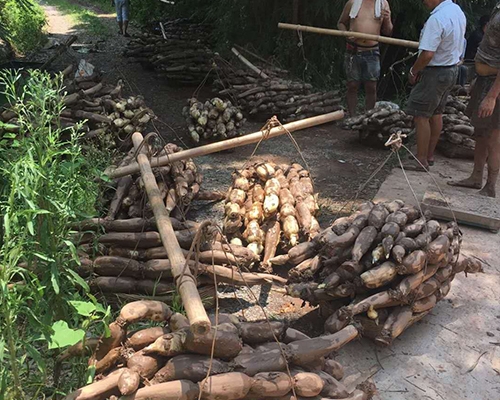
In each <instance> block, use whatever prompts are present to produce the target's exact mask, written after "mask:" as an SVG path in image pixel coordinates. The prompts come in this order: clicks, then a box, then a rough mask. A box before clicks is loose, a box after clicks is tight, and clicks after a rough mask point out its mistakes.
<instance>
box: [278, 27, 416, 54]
mask: <svg viewBox="0 0 500 400" xmlns="http://www.w3.org/2000/svg"><path fill="white" fill-rule="evenodd" d="M278 28H281V29H290V30H293V31H302V32H312V33H319V34H321V35H331V36H344V37H353V38H357V39H365V40H373V41H376V42H380V43H386V44H392V45H395V46H403V47H410V48H414V49H418V45H419V43H418V42H413V41H411V40H403V39H394V38H391V37H387V36H380V35H369V34H368V33H360V32H351V31H338V30H336V29H325V28H316V27H314V26H305V25H294V24H285V23H283V22H280V23H279V24H278Z"/></svg>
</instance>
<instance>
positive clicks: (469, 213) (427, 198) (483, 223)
mask: <svg viewBox="0 0 500 400" xmlns="http://www.w3.org/2000/svg"><path fill="white" fill-rule="evenodd" d="M446 200H447V201H448V203H449V204H450V208H451V209H452V210H453V212H454V213H455V218H456V219H457V221H458V222H459V223H462V224H464V225H471V226H475V227H478V228H483V229H489V230H491V231H494V232H498V230H500V205H499V202H498V200H496V199H493V198H490V197H485V196H480V195H478V194H473V193H464V192H462V191H453V193H451V194H450V193H449V194H447V195H446ZM422 207H423V208H424V209H427V210H429V211H431V212H432V215H433V217H435V218H438V219H444V220H447V221H452V220H453V214H452V212H451V210H450V208H449V207H448V206H447V204H446V201H445V200H444V199H443V196H441V194H440V193H439V192H438V191H435V190H433V189H428V190H427V191H426V192H425V194H424V198H423V201H422Z"/></svg>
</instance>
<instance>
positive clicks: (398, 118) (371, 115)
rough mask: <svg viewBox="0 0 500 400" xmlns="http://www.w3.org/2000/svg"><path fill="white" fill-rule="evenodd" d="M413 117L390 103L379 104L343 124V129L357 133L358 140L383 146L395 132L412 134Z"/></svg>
mask: <svg viewBox="0 0 500 400" xmlns="http://www.w3.org/2000/svg"><path fill="white" fill-rule="evenodd" d="M412 123H413V117H412V116H411V115H407V114H406V113H405V112H404V111H402V110H400V109H398V108H396V107H394V105H393V104H392V103H387V102H380V103H377V106H376V107H375V108H374V109H372V110H369V111H367V112H366V113H364V114H362V115H359V116H357V117H353V118H348V119H346V120H345V121H344V122H343V126H344V128H345V129H351V130H354V131H357V132H358V134H359V138H360V140H362V141H363V142H365V143H366V142H367V141H369V143H376V144H382V145H383V144H384V143H385V142H387V140H388V139H389V137H390V136H391V135H392V134H394V133H397V132H401V133H402V134H405V135H409V134H411V133H412Z"/></svg>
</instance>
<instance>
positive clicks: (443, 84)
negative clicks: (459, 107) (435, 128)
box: [405, 65, 458, 118]
mask: <svg viewBox="0 0 500 400" xmlns="http://www.w3.org/2000/svg"><path fill="white" fill-rule="evenodd" d="M457 78H458V66H456V65H454V66H451V67H427V68H425V69H424V70H423V71H422V72H421V73H420V80H419V81H418V82H417V84H416V85H415V87H414V88H413V89H412V91H411V93H410V98H409V99H408V103H407V104H406V108H405V111H406V113H408V114H410V115H413V116H414V117H427V118H430V117H432V116H433V115H439V114H443V112H444V108H445V106H446V101H447V99H448V95H449V94H450V91H451V89H452V88H453V86H454V85H455V82H456V81H457Z"/></svg>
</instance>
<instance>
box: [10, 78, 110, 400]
mask: <svg viewBox="0 0 500 400" xmlns="http://www.w3.org/2000/svg"><path fill="white" fill-rule="evenodd" d="M20 81H21V74H20V73H19V72H9V71H3V72H0V84H1V85H3V87H4V88H5V90H4V94H5V96H6V97H7V99H8V101H9V104H10V107H11V109H12V110H13V111H14V112H15V113H16V114H17V116H18V118H17V125H18V126H19V132H20V133H19V134H18V135H17V136H14V135H7V136H4V137H3V138H2V140H1V141H0V181H1V182H2V187H1V191H0V214H1V215H2V216H3V228H2V232H1V233H2V235H1V236H2V243H1V247H0V364H1V366H2V368H1V370H2V377H1V380H0V398H12V399H21V398H30V397H31V398H40V397H41V396H42V393H44V394H48V392H50V390H51V389H50V387H49V386H48V385H47V382H46V379H47V375H48V373H49V372H50V365H51V363H52V361H51V358H50V357H49V355H50V349H55V348H60V347H64V346H67V345H70V344H73V343H74V342H75V341H76V340H77V339H78V338H81V337H82V335H83V332H86V331H94V332H95V331H98V332H102V330H103V327H102V325H101V324H100V323H96V318H97V321H102V320H103V319H104V318H105V317H107V315H108V314H109V310H104V309H103V308H102V306H100V305H99V304H98V303H97V301H95V299H93V298H92V297H89V295H88V291H89V288H88V285H87V283H86V282H85V281H84V280H83V279H82V278H80V276H79V275H78V274H77V272H76V268H77V266H78V265H79V262H80V261H79V256H78V252H77V247H76V244H75V243H77V242H78V237H77V236H75V233H74V232H71V231H70V229H69V225H70V224H71V223H73V222H75V221H77V220H80V219H82V218H84V217H86V216H90V215H95V204H96V200H97V198H98V196H99V193H100V190H99V184H98V183H97V182H98V180H97V179H95V178H96V176H97V175H98V173H99V172H98V171H100V170H102V169H103V168H102V166H101V165H99V164H96V163H95V160H87V159H86V157H85V154H84V153H83V149H82V146H81V144H80V142H81V134H80V133H79V129H78V127H77V129H63V128H62V127H61V126H60V123H59V116H60V113H61V111H62V110H63V108H64V105H63V101H62V97H63V96H62V93H63V87H62V77H58V78H56V79H52V78H51V77H50V76H49V75H48V74H46V73H42V72H40V71H31V72H29V73H28V74H27V75H26V77H25V82H24V85H23V86H22V89H21V88H20ZM89 302H90V304H89ZM74 327H77V328H78V329H80V330H73V329H72V328H74ZM64 330H66V331H64ZM70 332H72V333H71V335H69V336H68V333H70ZM63 334H64V335H63ZM62 336H65V339H64V340H62V339H61V338H62ZM34 371H36V373H34ZM26 381H29V382H30V384H29V385H27V384H26Z"/></svg>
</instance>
